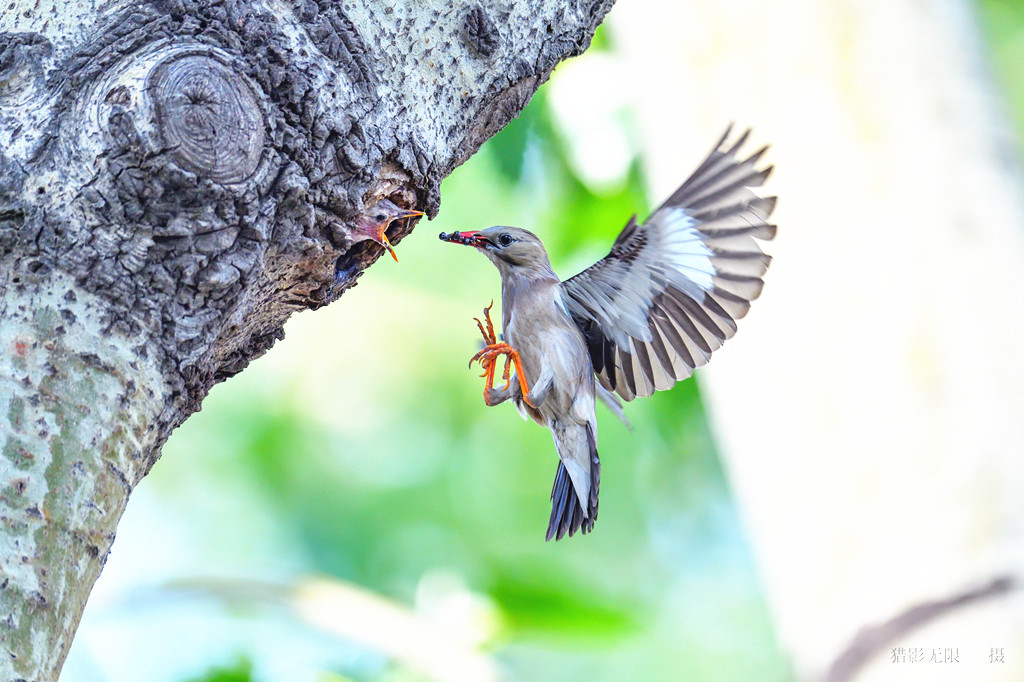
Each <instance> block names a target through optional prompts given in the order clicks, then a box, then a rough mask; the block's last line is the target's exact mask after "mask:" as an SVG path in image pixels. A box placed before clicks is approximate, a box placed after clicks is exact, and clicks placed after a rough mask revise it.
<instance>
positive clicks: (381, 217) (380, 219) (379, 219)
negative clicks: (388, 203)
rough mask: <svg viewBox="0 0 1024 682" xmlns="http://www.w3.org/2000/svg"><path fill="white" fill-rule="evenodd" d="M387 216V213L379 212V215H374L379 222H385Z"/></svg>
mask: <svg viewBox="0 0 1024 682" xmlns="http://www.w3.org/2000/svg"><path fill="white" fill-rule="evenodd" d="M385 218H387V216H386V215H384V214H383V213H378V214H377V215H375V216H374V217H373V219H374V220H376V221H377V222H378V223H382V222H384V219H385Z"/></svg>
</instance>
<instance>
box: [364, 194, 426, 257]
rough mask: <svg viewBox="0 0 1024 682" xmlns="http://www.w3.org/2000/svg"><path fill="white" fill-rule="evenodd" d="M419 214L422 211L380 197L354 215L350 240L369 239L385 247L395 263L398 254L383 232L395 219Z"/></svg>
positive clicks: (421, 213)
mask: <svg viewBox="0 0 1024 682" xmlns="http://www.w3.org/2000/svg"><path fill="white" fill-rule="evenodd" d="M421 215H423V212H422V211H410V210H408V209H404V208H401V207H399V206H397V205H396V204H395V203H393V202H392V201H390V200H388V199H381V200H380V201H378V202H377V203H376V204H374V205H373V206H370V207H369V208H367V209H366V210H364V211H363V212H362V213H360V214H359V215H358V216H356V219H355V228H354V229H353V230H352V232H351V235H352V241H353V242H361V241H364V240H366V239H371V240H373V241H375V242H377V243H378V244H380V245H381V246H383V247H384V248H385V249H387V250H388V253H390V254H391V257H392V258H394V259H395V262H396V263H397V262H398V255H397V254H395V249H394V247H392V246H391V242H389V241H388V236H387V235H386V234H385V232H386V231H387V229H388V226H389V225H391V223H392V222H394V221H395V220H401V219H402V218H412V217H415V216H421Z"/></svg>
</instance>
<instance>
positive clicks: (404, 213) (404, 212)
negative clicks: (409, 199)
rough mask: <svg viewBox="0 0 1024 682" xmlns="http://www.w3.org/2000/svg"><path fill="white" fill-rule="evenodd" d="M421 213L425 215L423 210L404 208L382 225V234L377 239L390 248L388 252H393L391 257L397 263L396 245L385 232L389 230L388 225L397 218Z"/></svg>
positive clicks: (412, 216)
mask: <svg viewBox="0 0 1024 682" xmlns="http://www.w3.org/2000/svg"><path fill="white" fill-rule="evenodd" d="M421 215H423V211H410V210H407V209H402V211H401V212H400V213H399V214H398V215H396V216H395V217H394V218H392V219H391V220H388V221H387V222H385V223H384V224H383V225H381V226H380V235H379V236H378V238H377V241H378V242H380V244H381V246H383V247H384V248H385V249H387V250H388V253H390V254H391V257H392V258H394V259H395V262H396V263H397V262H398V254H396V253H395V247H393V246H391V242H390V241H388V236H387V235H386V234H385V232H387V229H388V225H390V224H391V223H392V222H394V221H396V220H401V219H402V218H415V217H416V216H421Z"/></svg>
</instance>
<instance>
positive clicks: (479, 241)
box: [437, 230, 490, 247]
mask: <svg viewBox="0 0 1024 682" xmlns="http://www.w3.org/2000/svg"><path fill="white" fill-rule="evenodd" d="M437 238H438V239H440V240H441V241H443V242H451V243H452V244H465V245H466V246H476V247H483V246H485V245H486V244H489V243H490V242H489V241H488V240H487V238H486V237H484V236H483V235H481V234H480V233H479V232H477V231H476V230H470V231H469V232H452V233H451V234H448V233H445V232H442V233H441V234H439V235H437Z"/></svg>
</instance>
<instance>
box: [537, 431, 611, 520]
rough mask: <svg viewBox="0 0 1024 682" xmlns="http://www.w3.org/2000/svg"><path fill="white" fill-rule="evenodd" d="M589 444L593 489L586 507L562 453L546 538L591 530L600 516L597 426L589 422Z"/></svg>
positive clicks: (588, 496) (552, 494)
mask: <svg viewBox="0 0 1024 682" xmlns="http://www.w3.org/2000/svg"><path fill="white" fill-rule="evenodd" d="M584 428H585V429H586V438H587V448H588V450H589V459H590V492H589V495H587V498H588V500H587V509H586V510H585V511H584V509H583V507H582V505H581V504H580V496H579V495H577V494H576V489H575V488H574V487H573V484H572V478H571V477H570V476H569V471H568V470H567V469H566V468H565V463H564V462H563V461H562V459H561V457H560V458H559V461H558V471H557V472H556V473H555V483H554V485H553V486H552V487H551V518H550V519H549V520H548V532H547V536H546V537H545V538H544V539H545V540H551V539H552V538H554V539H555V540H561V539H562V538H563V537H565V535H566V533H568V534H569V537H572V536H573V535H575V534H576V531H577V530H578V531H580V532H582V533H583V534H586V533H589V532H590V531H591V530H592V529H593V528H594V521H595V520H596V519H597V494H598V488H599V487H600V485H601V460H600V459H599V458H598V456H597V441H596V439H595V438H594V430H593V428H592V427H591V425H590V424H587V425H585V427H584Z"/></svg>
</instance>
